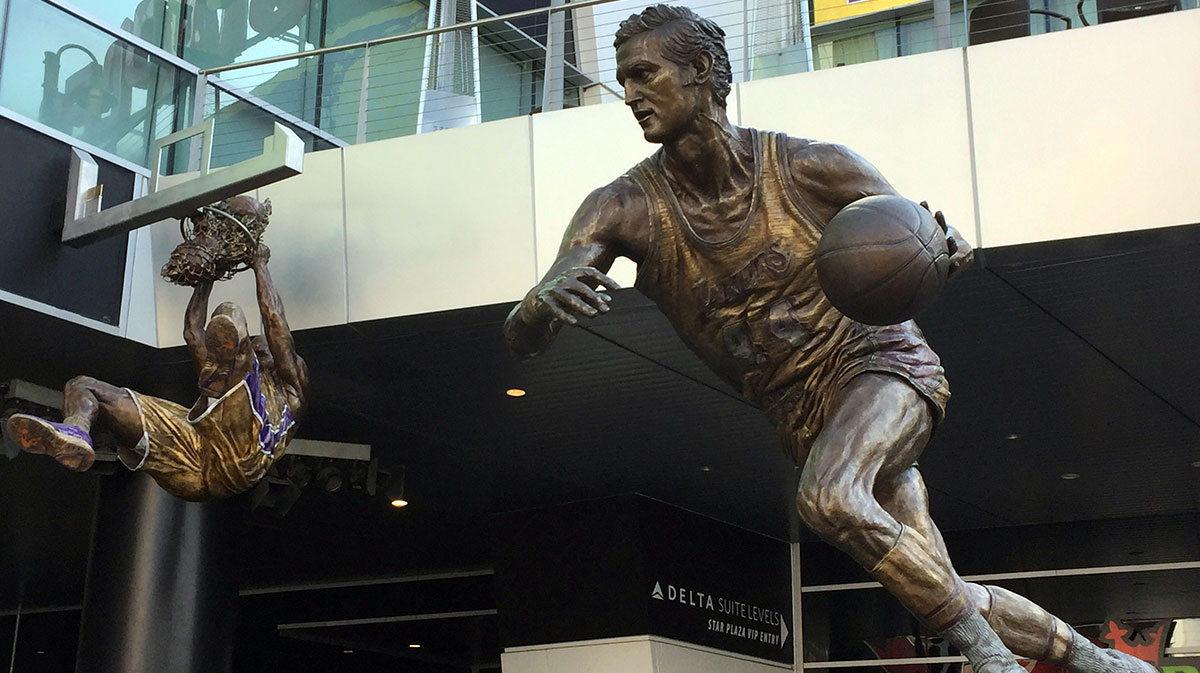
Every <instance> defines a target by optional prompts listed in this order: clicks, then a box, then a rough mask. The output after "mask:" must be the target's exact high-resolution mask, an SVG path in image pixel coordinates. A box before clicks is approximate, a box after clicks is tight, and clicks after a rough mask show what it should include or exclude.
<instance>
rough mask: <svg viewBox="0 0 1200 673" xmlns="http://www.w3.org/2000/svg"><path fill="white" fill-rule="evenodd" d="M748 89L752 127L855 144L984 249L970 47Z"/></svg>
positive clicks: (745, 100) (907, 192) (746, 117)
mask: <svg viewBox="0 0 1200 673" xmlns="http://www.w3.org/2000/svg"><path fill="white" fill-rule="evenodd" d="M738 86H739V89H740V91H741V104H742V119H743V121H744V122H745V123H746V125H748V126H754V127H757V128H761V129H766V130H771V131H783V132H785V133H787V134H789V135H793V136H800V137H805V138H813V139H816V140H824V141H829V142H837V143H841V144H843V145H846V146H848V147H849V148H850V149H852V150H854V151H855V152H858V153H859V154H860V155H862V156H863V157H864V158H866V159H867V160H868V161H870V162H871V163H872V164H874V165H875V167H876V168H878V169H879V170H880V171H881V172H882V173H883V175H884V176H885V177H886V178H887V179H888V181H889V182H891V183H892V186H894V187H895V188H896V190H897V191H899V192H900V193H901V194H903V195H904V196H906V197H908V198H910V199H913V200H914V201H928V202H929V204H930V206H932V207H934V208H937V209H940V210H942V211H944V212H945V213H946V218H947V220H948V221H949V222H950V223H951V224H953V225H955V226H956V227H958V229H959V230H960V231H961V232H962V234H963V236H965V237H966V239H967V240H968V241H970V242H971V243H972V244H975V243H977V240H976V235H975V234H976V231H975V199H974V192H973V189H972V185H971V151H970V140H969V138H970V136H969V134H968V126H967V104H966V83H965V77H964V69H963V55H962V50H960V49H952V50H946V51H940V52H932V53H928V54H920V55H917V56H906V57H904V58H895V59H889V60H886V61H875V62H873V63H863V64H859V65H855V66H852V67H846V68H834V69H830V70H818V71H815V72H811V73H802V74H797V75H787V76H784V77H775V78H771V79H763V80H757V81H753V82H746V83H744V84H740V85H738Z"/></svg>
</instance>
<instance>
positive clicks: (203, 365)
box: [8, 197, 308, 500]
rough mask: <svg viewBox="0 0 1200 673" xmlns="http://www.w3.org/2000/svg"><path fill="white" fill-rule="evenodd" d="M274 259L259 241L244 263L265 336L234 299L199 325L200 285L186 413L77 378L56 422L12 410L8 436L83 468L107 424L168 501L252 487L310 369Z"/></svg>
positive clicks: (244, 201) (251, 204)
mask: <svg viewBox="0 0 1200 673" xmlns="http://www.w3.org/2000/svg"><path fill="white" fill-rule="evenodd" d="M219 206H220V217H226V218H228V217H232V218H235V219H240V220H242V221H243V222H248V221H250V220H252V219H255V218H263V217H265V215H264V213H265V212H266V208H265V207H264V206H263V204H260V203H259V202H258V201H256V200H254V199H252V198H250V197H235V198H234V199H230V200H227V201H225V202H222V203H221V204H219ZM270 256H271V252H270V250H268V249H267V247H266V246H265V245H262V244H257V246H256V248H255V249H253V253H252V259H251V260H250V263H249V265H250V268H251V269H253V270H254V276H255V280H256V285H257V291H258V309H259V313H260V314H261V315H262V321H263V332H264V333H263V335H262V336H254V337H251V336H250V334H249V330H248V328H247V325H246V316H245V315H244V314H243V313H242V309H241V308H239V307H238V306H237V305H236V304H233V303H230V302H226V303H223V304H221V305H220V306H218V307H217V308H216V310H214V311H213V313H212V316H211V319H209V320H208V324H207V325H205V319H206V318H207V317H208V297H209V294H210V293H211V292H212V286H213V281H212V280H211V279H200V280H198V281H197V284H196V285H195V287H194V289H193V291H192V298H191V300H190V301H189V302H188V305H187V312H186V313H185V314H184V328H183V337H184V341H185V342H186V343H187V347H188V351H189V352H190V354H191V356H192V361H193V362H194V363H195V365H196V371H197V375H198V381H197V384H198V387H199V389H200V398H199V399H198V400H196V403H195V404H194V405H193V406H192V408H191V409H188V408H187V407H183V406H181V405H178V404H176V403H174V402H171V401H168V400H163V399H159V398H156V397H151V396H149V395H142V394H140V393H135V392H133V391H132V390H129V389H127V388H119V387H117V386H114V385H111V384H109V383H104V382H103V381H97V380H96V379H93V378H90V377H86V376H80V377H78V378H74V379H71V381H69V382H68V383H67V385H66V387H65V389H64V390H63V422H62V423H54V422H52V421H48V420H45V419H41V418H38V417H36V416H31V415H28V414H15V415H13V416H12V417H11V418H10V419H9V421H8V432H9V436H11V437H12V438H13V439H14V440H15V441H16V442H17V443H18V444H19V445H20V446H21V448H22V449H23V450H25V451H28V452H30V453H43V454H48V455H50V456H52V457H54V459H55V460H57V461H58V462H59V463H61V464H62V465H64V466H66V467H67V468H70V469H72V470H75V471H78V472H82V471H85V470H87V469H88V468H90V467H91V466H92V462H93V461H94V460H95V452H94V450H93V447H92V438H91V436H90V434H89V433H90V432H91V430H92V427H93V426H94V425H95V423H97V422H103V423H105V424H107V427H108V428H110V429H111V430H112V432H113V434H114V435H115V436H116V438H117V441H118V449H117V456H118V458H119V459H120V460H121V462H122V463H123V464H124V465H125V466H126V467H128V468H129V469H131V470H139V469H140V470H142V471H144V472H146V473H148V474H149V475H150V476H151V477H153V478H154V480H155V481H157V482H158V484H159V485H160V486H162V487H163V488H164V489H166V490H167V491H168V492H170V493H171V494H172V495H175V496H177V497H180V498H184V499H187V500H205V499H207V498H221V497H226V496H231V495H234V494H237V493H241V492H242V491H245V490H247V489H249V488H250V487H252V486H254V485H255V484H256V483H257V482H258V481H259V480H260V479H262V477H263V476H264V475H265V474H266V473H267V469H268V468H270V466H271V464H272V463H273V462H275V460H277V459H278V458H279V457H280V456H282V455H283V452H284V451H285V450H286V448H287V443H288V441H289V440H290V439H291V436H292V431H293V428H294V426H295V423H296V421H297V419H299V418H300V416H302V415H303V414H304V411H305V408H306V406H307V401H308V367H307V366H306V365H305V363H304V360H303V359H302V358H301V357H300V356H299V355H297V354H296V348H295V344H294V343H293V341H292V333H291V330H290V329H289V328H288V324H287V319H286V318H285V317H284V314H283V303H282V302H281V301H280V299H279V293H278V292H276V291H275V285H274V284H273V283H272V282H271V274H270V272H269V271H268V270H267V261H268V260H269V259H270Z"/></svg>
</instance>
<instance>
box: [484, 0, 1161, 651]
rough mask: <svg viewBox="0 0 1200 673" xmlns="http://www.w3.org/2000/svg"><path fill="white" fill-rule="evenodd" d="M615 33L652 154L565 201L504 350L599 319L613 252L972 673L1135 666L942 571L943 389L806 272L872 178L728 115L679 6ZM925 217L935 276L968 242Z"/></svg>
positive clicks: (916, 356) (932, 364)
mask: <svg viewBox="0 0 1200 673" xmlns="http://www.w3.org/2000/svg"><path fill="white" fill-rule="evenodd" d="M614 45H615V47H616V49H617V81H618V82H620V83H621V84H622V85H623V86H624V89H625V104H626V105H628V106H629V108H630V110H631V111H632V112H633V116H634V118H635V119H636V120H637V122H638V124H639V125H640V126H641V128H642V133H643V134H644V136H645V138H646V140H648V141H651V142H655V143H660V144H661V145H662V147H661V148H660V149H659V150H658V151H657V152H656V153H655V154H653V155H652V156H651V157H649V158H648V159H646V160H644V161H642V162H641V163H640V164H638V165H637V166H635V167H634V168H632V169H631V170H630V171H629V172H627V173H626V174H625V175H623V176H621V177H620V178H617V179H616V180H615V181H613V182H611V183H609V184H608V185H605V186H603V187H601V188H600V189H597V190H596V191H594V192H592V194H591V195H590V196H588V197H587V198H586V199H585V200H584V202H583V204H582V205H581V206H580V208H579V210H578V212H577V213H576V214H575V216H574V218H573V219H572V221H571V223H570V225H569V227H568V228H567V232H566V235H565V236H564V238H563V243H562V247H561V249H560V251H559V255H558V258H557V260H556V261H555V262H554V264H553V266H552V267H551V268H550V271H549V272H548V273H547V275H546V277H545V278H544V279H543V281H542V282H541V283H540V284H539V285H537V286H536V287H534V288H533V289H532V290H531V291H530V292H529V294H528V295H527V296H526V297H525V299H524V300H523V301H522V302H521V303H520V304H518V305H517V306H516V307H515V308H514V309H513V311H512V313H510V314H509V317H508V320H507V321H506V323H505V326H504V331H505V336H506V339H507V341H508V344H509V347H510V348H511V349H512V351H513V352H514V353H516V354H517V355H518V356H523V357H528V356H532V355H536V354H538V353H540V352H541V351H543V350H544V349H545V348H546V347H547V346H549V344H550V342H551V340H552V339H553V338H554V336H555V334H556V333H557V332H558V330H559V329H560V328H561V327H562V325H564V324H575V323H576V322H577V321H578V317H579V316H587V317H591V316H595V315H597V314H599V313H604V312H606V311H608V310H609V301H610V297H609V295H607V294H605V293H603V292H600V291H598V289H597V288H599V287H601V286H603V287H604V288H608V289H612V288H614V287H615V284H614V283H613V281H612V280H610V279H609V278H608V277H607V276H606V275H605V274H604V273H603V272H604V271H607V270H608V269H609V267H610V265H611V264H612V262H613V260H614V258H616V257H617V256H619V255H620V256H625V257H628V258H630V259H632V260H633V261H635V262H636V263H637V264H638V280H637V287H638V288H639V289H640V290H641V291H642V292H643V293H644V294H645V295H646V296H648V297H650V298H651V299H653V300H654V301H655V302H656V303H657V304H658V306H659V308H660V309H661V310H662V311H663V312H664V313H665V314H666V315H667V317H668V318H669V319H670V320H671V322H672V324H673V325H674V327H675V329H676V330H677V331H678V333H679V335H680V337H682V338H683V340H684V341H685V342H686V343H687V344H688V346H689V347H691V348H692V350H694V351H695V352H696V353H697V354H698V355H699V356H700V358H701V359H702V360H704V361H705V362H706V363H707V364H708V365H709V366H710V367H712V368H713V369H714V370H715V371H716V372H717V373H718V374H720V375H721V376H722V377H723V378H724V379H725V380H726V381H728V382H729V383H730V384H731V385H733V386H734V388H736V389H737V390H739V391H741V392H742V393H743V394H744V395H745V396H746V397H747V398H749V399H750V400H752V401H754V402H756V403H758V404H760V405H761V406H762V407H763V408H764V409H765V410H766V411H767V413H768V415H769V416H770V418H771V419H772V421H773V422H774V423H775V425H776V427H777V428H778V430H779V432H780V435H781V437H782V438H783V442H784V445H785V447H786V449H787V450H788V452H789V454H790V455H791V456H792V458H793V459H794V460H795V461H796V463H797V464H798V465H800V466H802V468H803V470H802V473H801V478H800V486H799V492H798V494H797V496H796V504H797V507H798V509H799V513H800V516H801V518H802V520H803V521H804V522H805V523H806V524H807V525H808V526H809V527H810V528H811V529H812V530H813V531H814V532H816V533H817V534H819V535H820V536H821V537H822V538H824V539H825V540H828V541H829V542H830V543H832V544H834V545H835V546H837V547H838V548H840V549H842V550H843V551H845V552H846V553H848V554H849V555H850V556H852V557H853V558H854V560H855V561H857V562H858V563H859V564H861V565H862V566H863V567H864V568H866V569H867V570H868V571H870V573H871V575H872V576H873V577H875V578H876V579H877V580H879V582H880V583H882V584H883V586H884V587H885V588H886V589H888V591H890V592H891V593H892V594H893V595H895V596H896V597H897V598H898V599H900V601H901V602H902V603H903V604H904V606H905V607H906V608H908V609H909V610H910V611H912V612H913V613H914V614H916V615H917V616H918V617H920V618H921V619H922V620H924V621H925V623H927V624H928V625H929V626H930V627H932V628H933V629H936V630H937V631H938V632H940V633H941V634H942V635H943V636H944V637H945V638H946V639H947V640H948V641H950V642H951V643H952V644H953V645H955V646H956V647H957V648H958V649H959V650H960V651H961V652H962V653H963V654H964V655H965V656H966V657H967V658H968V659H969V660H970V662H971V664H972V665H973V667H974V669H975V671H977V673H999V672H1001V671H1003V672H1005V673H1016V672H1018V671H1021V670H1022V669H1020V667H1019V666H1018V665H1017V663H1016V659H1015V658H1014V656H1013V654H1012V652H1016V653H1018V654H1020V655H1021V656H1023V657H1028V658H1032V659H1040V660H1046V661H1051V662H1054V663H1056V664H1060V665H1063V666H1066V667H1067V668H1070V669H1072V670H1074V671H1078V672H1079V673H1102V672H1104V671H1122V672H1124V673H1149V672H1151V671H1153V670H1154V669H1153V668H1152V667H1151V666H1149V665H1148V664H1143V663H1141V662H1138V661H1137V660H1135V659H1132V658H1131V657H1127V656H1125V655H1121V654H1119V653H1116V652H1114V651H1112V650H1100V649H1099V648H1097V647H1096V646H1094V645H1093V644H1092V643H1091V642H1090V641H1088V639H1087V638H1084V637H1082V636H1080V635H1079V634H1078V633H1076V632H1075V631H1074V630H1072V629H1071V627H1070V626H1069V625H1067V624H1065V623H1063V622H1062V621H1060V620H1058V619H1056V618H1055V617H1053V616H1052V615H1050V614H1049V613H1048V612H1046V611H1045V610H1042V609H1041V608H1039V607H1037V606H1036V605H1034V604H1033V603H1031V602H1029V601H1028V600H1026V599H1024V598H1022V597H1020V596H1017V595H1016V594H1013V593H1011V592H1008V591H1006V590H1004V589H1000V588H997V587H984V586H980V585H976V584H967V583H966V582H964V581H963V580H962V579H961V578H960V577H959V576H958V575H957V574H956V573H955V571H954V568H953V566H952V565H951V563H950V559H949V558H948V556H947V553H946V548H945V545H944V544H943V541H942V537H941V534H940V533H939V531H938V529H937V527H936V526H935V525H934V523H933V521H931V520H930V518H929V512H928V503H927V499H926V491H925V485H924V483H923V481H922V479H921V474H920V473H919V472H918V471H917V468H916V466H915V461H916V459H917V457H918V456H919V455H920V454H921V451H922V449H924V447H925V444H926V442H927V441H928V440H929V437H930V433H931V432H932V431H933V428H934V426H935V425H936V424H937V423H938V421H939V420H940V419H941V417H942V414H943V410H944V408H945V404H946V401H947V399H948V397H949V394H950V393H949V390H948V388H947V385H946V380H945V377H944V373H943V370H942V367H941V364H940V361H939V359H938V357H937V355H936V354H935V353H934V352H933V351H932V350H931V349H930V348H929V346H928V345H927V344H926V342H925V338H924V336H923V335H922V333H921V331H920V330H919V329H918V328H917V326H916V325H915V324H913V323H912V322H911V321H909V322H906V323H903V324H899V325H891V326H886V327H872V326H868V325H863V324H860V323H857V322H854V321H852V320H850V319H849V318H847V317H845V316H843V315H842V314H840V313H838V312H837V311H836V310H835V309H833V308H832V307H831V306H830V304H829V302H828V300H827V299H826V298H825V296H824V294H823V293H822V291H821V289H820V287H819V286H818V284H817V279H816V272H815V255H814V253H815V249H816V246H817V242H818V241H819V239H820V236H821V231H822V228H823V227H824V225H825V224H826V223H827V222H828V221H829V219H830V218H831V217H832V216H833V215H834V214H835V213H837V212H838V211H839V210H840V209H841V208H842V207H844V206H846V205H847V204H849V203H851V202H853V201H855V200H857V199H860V198H862V197H864V196H868V195H873V194H894V193H895V191H894V190H893V189H892V187H891V185H889V184H888V182H887V181H886V180H884V178H883V177H882V176H881V175H880V174H879V172H878V171H876V169H875V168H874V167H872V166H871V165H870V164H868V163H867V162H866V161H864V160H863V159H862V158H860V157H859V156H858V155H856V154H854V153H853V152H851V151H850V150H848V149H846V148H845V147H841V146H839V145H834V144H829V143H822V142H815V141H812V140H805V139H801V138H791V137H788V136H785V135H783V134H778V133H770V132H766V131H758V130H755V129H750V128H738V127H735V126H733V125H731V124H730V123H729V120H728V118H727V116H726V112H725V97H726V95H727V94H728V93H729V91H730V87H731V74H730V66H729V58H728V56H727V54H726V51H725V45H724V32H723V31H722V30H721V28H720V27H718V26H717V25H716V24H715V23H713V22H711V21H708V20H705V19H702V18H700V17H698V16H696V15H695V14H694V13H693V12H692V11H690V10H688V9H686V8H683V7H668V6H664V5H657V6H653V7H649V8H648V9H646V10H644V11H643V12H642V13H641V14H638V15H634V16H631V17H630V18H629V19H628V20H626V21H624V22H623V23H622V24H621V26H620V28H619V29H618V31H617V34H616V41H615V43H614ZM937 219H938V221H939V223H940V224H941V225H942V226H943V227H944V228H945V230H946V235H947V238H948V245H949V248H950V250H951V252H952V260H951V269H952V271H956V270H958V269H960V268H962V267H963V266H965V265H968V264H970V262H971V260H972V254H973V253H972V250H971V247H970V245H969V244H968V243H967V242H966V241H965V240H963V239H962V237H961V236H960V235H959V234H958V232H957V231H955V230H954V229H953V228H951V227H946V226H945V220H944V219H943V218H942V217H941V216H940V213H939V214H938V216H937ZM1006 646H1007V647H1006ZM1009 648H1011V651H1010V649H1009Z"/></svg>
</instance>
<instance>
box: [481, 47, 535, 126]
mask: <svg viewBox="0 0 1200 673" xmlns="http://www.w3.org/2000/svg"><path fill="white" fill-rule="evenodd" d="M504 46H505V45H504V44H503V43H499V44H497V43H496V42H488V41H485V40H484V38H483V37H482V36H480V40H479V79H480V82H479V95H480V106H481V108H482V110H483V113H482V116H483V121H485V122H486V121H492V120H493V119H506V118H508V117H516V116H519V115H523V114H528V113H529V98H528V96H526V95H524V94H525V92H524V80H525V71H526V69H527V68H528V67H529V65H530V62H529V61H527V60H524V59H523V58H521V56H520V55H518V54H510V53H506V51H505V49H504Z"/></svg>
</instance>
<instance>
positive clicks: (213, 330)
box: [197, 309, 253, 397]
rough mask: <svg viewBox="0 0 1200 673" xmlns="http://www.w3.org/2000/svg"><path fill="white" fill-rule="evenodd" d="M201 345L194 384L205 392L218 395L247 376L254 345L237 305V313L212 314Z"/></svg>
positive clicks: (251, 362) (211, 395)
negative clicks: (202, 352) (202, 355)
mask: <svg viewBox="0 0 1200 673" xmlns="http://www.w3.org/2000/svg"><path fill="white" fill-rule="evenodd" d="M218 310H220V309H218ZM204 349H205V362H204V365H203V366H201V367H200V373H199V377H198V380H197V386H198V387H199V388H200V392H201V393H202V394H204V395H207V396H209V397H221V396H222V395H224V394H225V393H227V392H229V390H230V389H231V388H233V387H234V386H236V385H237V384H238V383H240V382H241V380H242V379H244V378H246V374H247V373H249V371H250V367H251V366H253V349H252V348H251V344H250V339H249V337H248V336H247V335H246V328H245V318H244V317H242V316H241V310H240V309H238V310H237V313H236V314H232V315H230V314H220V313H218V314H216V315H214V316H213V318H212V320H210V321H209V323H208V326H207V327H206V328H205V329H204Z"/></svg>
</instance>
